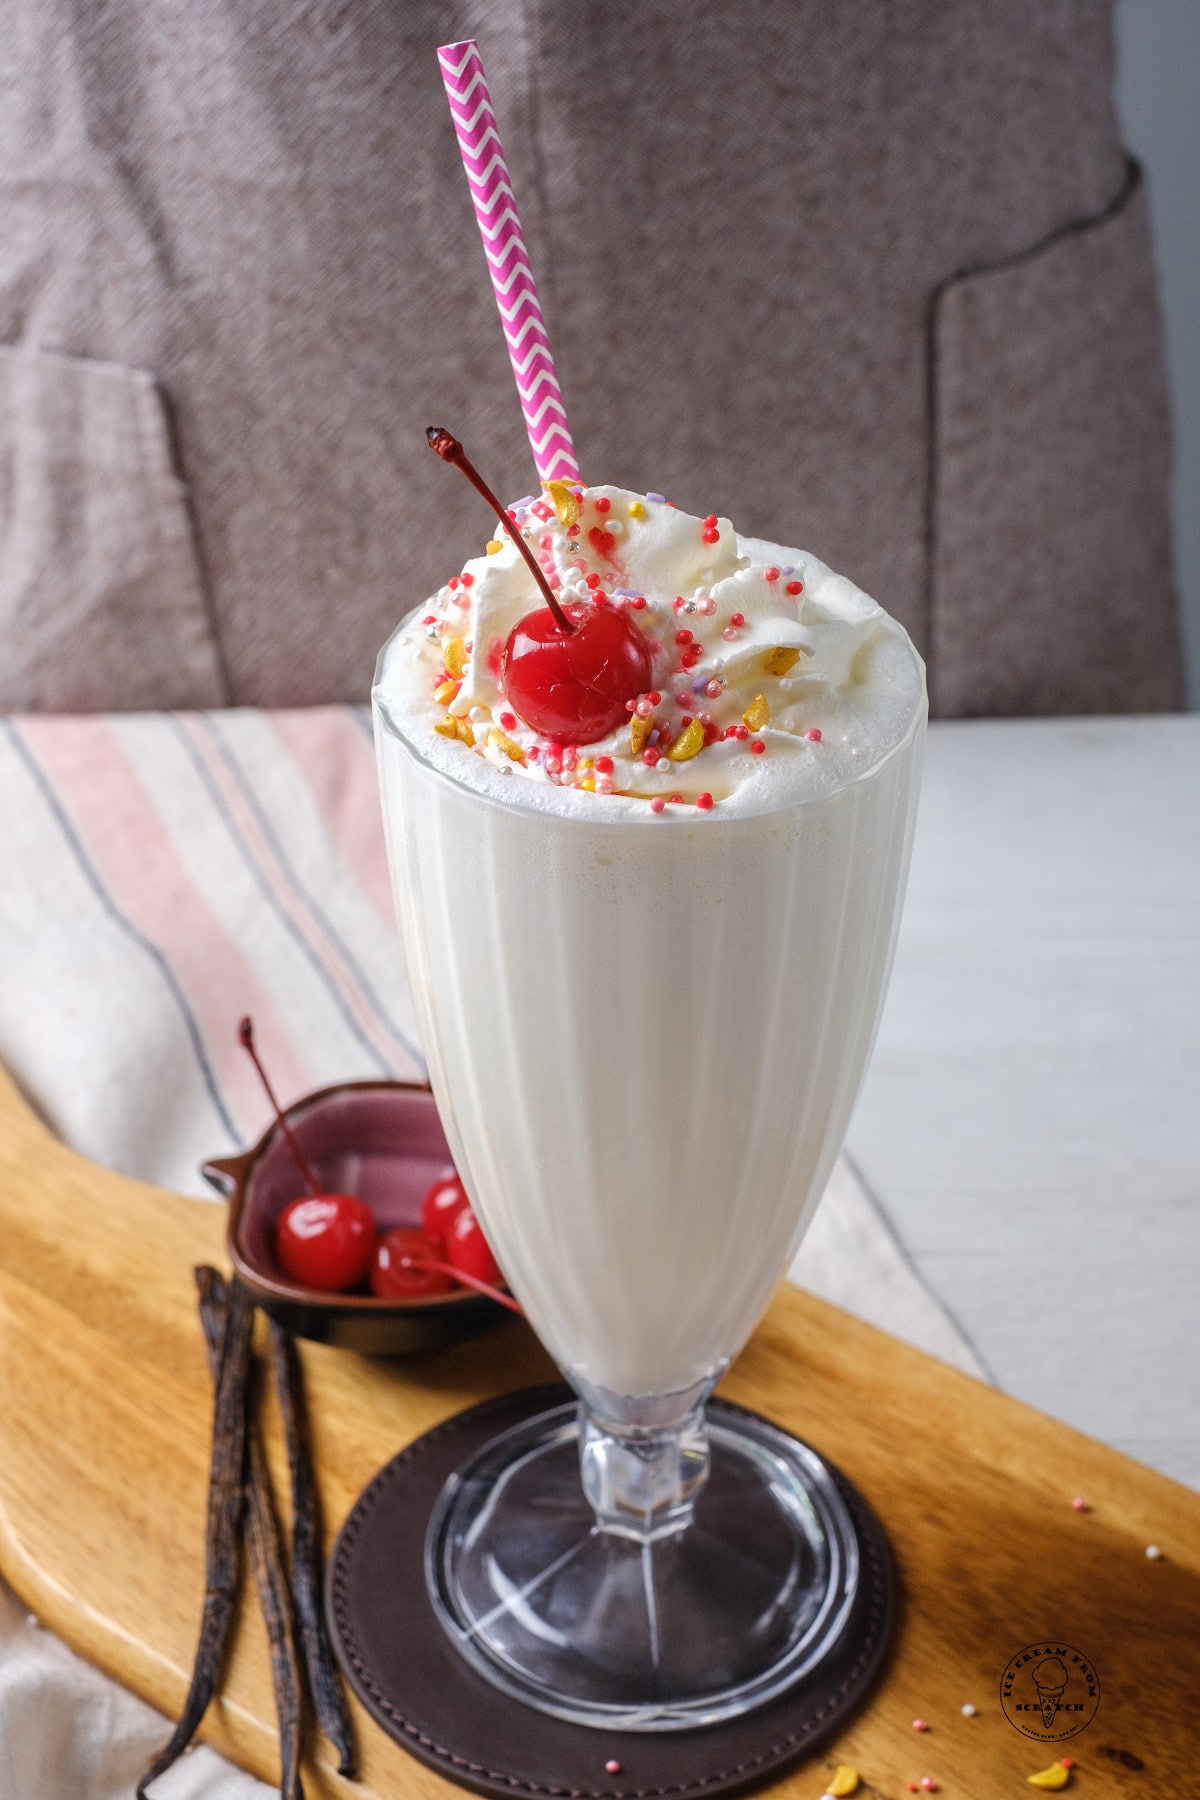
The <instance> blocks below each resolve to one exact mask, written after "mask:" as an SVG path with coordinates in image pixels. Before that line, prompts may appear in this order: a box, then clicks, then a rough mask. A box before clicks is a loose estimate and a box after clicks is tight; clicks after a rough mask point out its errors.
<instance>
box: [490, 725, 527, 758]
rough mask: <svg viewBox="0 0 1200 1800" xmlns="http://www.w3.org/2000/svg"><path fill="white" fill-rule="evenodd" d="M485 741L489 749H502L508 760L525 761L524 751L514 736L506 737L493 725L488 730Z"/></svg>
mask: <svg viewBox="0 0 1200 1800" xmlns="http://www.w3.org/2000/svg"><path fill="white" fill-rule="evenodd" d="M487 741H488V746H489V748H490V749H493V750H502V751H503V752H504V754H505V756H507V757H508V759H509V761H510V762H519V763H523V762H524V761H525V752H524V750H522V748H521V746H520V744H518V743H517V742H516V740H515V738H510V737H508V736H507V735H506V734H505V733H504V732H503V731H497V730H496V728H495V727H494V726H493V727H492V729H491V731H489V732H488V739H487Z"/></svg>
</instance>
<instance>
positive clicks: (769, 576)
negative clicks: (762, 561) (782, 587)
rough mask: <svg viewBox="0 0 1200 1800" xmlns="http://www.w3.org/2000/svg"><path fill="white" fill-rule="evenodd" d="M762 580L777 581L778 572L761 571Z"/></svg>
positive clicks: (772, 569)
mask: <svg viewBox="0 0 1200 1800" xmlns="http://www.w3.org/2000/svg"><path fill="white" fill-rule="evenodd" d="M763 580H764V581H778V580H779V570H778V569H776V568H770V569H764V570H763Z"/></svg>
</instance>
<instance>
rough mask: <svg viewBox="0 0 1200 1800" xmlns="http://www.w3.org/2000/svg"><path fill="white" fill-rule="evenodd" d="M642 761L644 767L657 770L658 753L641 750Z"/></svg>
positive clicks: (650, 750) (651, 750)
mask: <svg viewBox="0 0 1200 1800" xmlns="http://www.w3.org/2000/svg"><path fill="white" fill-rule="evenodd" d="M642 761H643V762H644V763H645V765H646V767H647V768H648V769H657V767H658V751H657V750H655V749H653V748H651V749H649V750H643V751H642Z"/></svg>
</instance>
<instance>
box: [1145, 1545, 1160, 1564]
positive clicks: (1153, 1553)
mask: <svg viewBox="0 0 1200 1800" xmlns="http://www.w3.org/2000/svg"><path fill="white" fill-rule="evenodd" d="M1146 1555H1147V1556H1148V1557H1149V1559H1150V1561H1151V1562H1157V1561H1158V1559H1159V1557H1160V1556H1161V1555H1162V1551H1161V1550H1160V1549H1159V1547H1158V1545H1157V1544H1147V1545H1146Z"/></svg>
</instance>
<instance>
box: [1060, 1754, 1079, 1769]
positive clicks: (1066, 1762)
mask: <svg viewBox="0 0 1200 1800" xmlns="http://www.w3.org/2000/svg"><path fill="white" fill-rule="evenodd" d="M1058 1760H1059V1762H1060V1763H1061V1764H1062V1766H1063V1768H1064V1769H1073V1768H1074V1767H1075V1758H1074V1757H1073V1756H1060V1757H1059V1759H1058Z"/></svg>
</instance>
